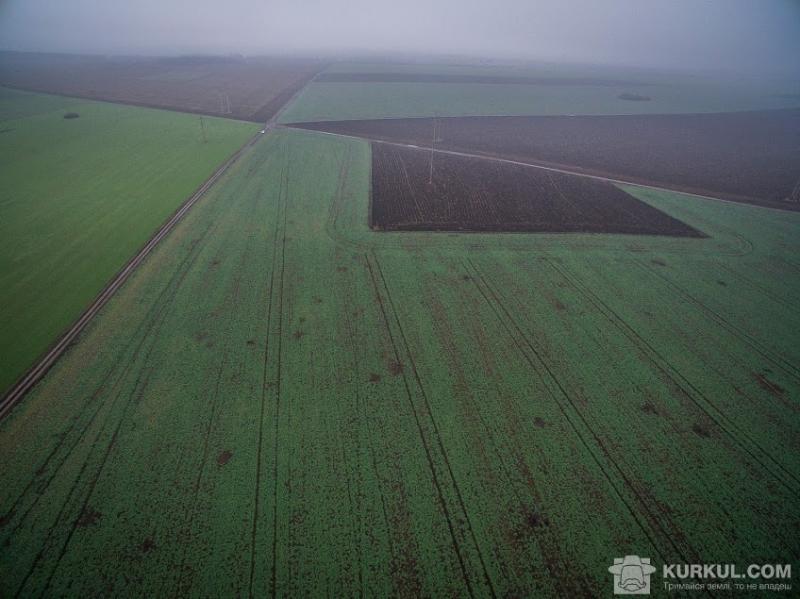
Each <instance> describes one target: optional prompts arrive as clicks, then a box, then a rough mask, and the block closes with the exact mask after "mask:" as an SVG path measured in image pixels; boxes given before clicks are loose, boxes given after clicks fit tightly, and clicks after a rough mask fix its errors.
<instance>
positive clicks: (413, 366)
mask: <svg viewBox="0 0 800 599" xmlns="http://www.w3.org/2000/svg"><path fill="white" fill-rule="evenodd" d="M373 261H374V263H375V270H376V271H377V272H378V276H379V278H380V280H381V283H382V285H383V290H384V293H385V295H386V298H387V300H388V304H389V308H390V310H391V312H392V315H393V316H394V321H395V324H396V326H397V330H398V332H399V333H400V340H401V341H402V344H403V347H404V349H405V354H406V355H407V356H408V360H409V362H410V364H411V369H412V372H413V373H414V380H415V382H416V384H417V387H418V389H419V391H420V395H421V396H422V399H423V402H424V405H425V409H426V411H427V413H428V419H429V420H430V423H431V426H432V427H433V436H434V437H435V439H436V444H437V446H438V448H439V452H440V453H441V455H442V459H443V460H444V463H445V467H446V469H447V473H448V476H449V478H450V482H451V484H452V486H453V489H454V491H455V494H456V498H457V500H458V504H459V509H460V510H461V512H462V515H463V518H464V521H465V522H466V523H467V530H468V532H469V535H470V538H471V541H472V544H473V545H474V549H475V552H476V554H477V555H478V560H479V562H480V564H481V568H482V570H483V578H484V583H485V584H486V586H487V588H488V590H489V592H490V594H491V596H492V597H496V592H495V589H494V585H493V583H492V580H491V577H490V576H489V572H488V570H487V568H486V563H485V561H484V558H483V553H482V552H481V549H480V545H479V544H478V541H477V538H476V536H475V532H474V529H473V527H472V522H471V520H470V517H469V513H468V512H467V509H466V505H465V503H464V499H463V496H462V494H461V490H460V489H459V487H458V483H457V482H456V478H455V475H454V474H453V469H452V467H451V465H450V460H449V458H448V457H447V452H446V450H445V447H444V443H443V441H442V437H441V434H440V433H439V427H438V426H437V424H436V420H435V418H434V417H433V409H432V407H431V404H430V400H429V399H428V396H427V394H426V393H425V389H424V387H423V386H422V379H421V378H420V376H419V372H418V370H417V366H416V363H415V362H414V358H413V356H412V353H411V347H410V346H409V344H408V340H407V339H406V336H405V333H404V332H403V328H402V325H401V324H400V317H399V315H398V313H397V309H396V308H395V306H394V302H393V300H392V296H391V294H390V293H389V287H388V285H387V283H386V278H385V277H384V275H383V270H382V269H381V266H380V263H379V262H378V257H377V255H375V254H374V253H373ZM369 270H370V276H371V277H372V278H373V285H374V286H375V291H376V294H378V295H379V296H380V291H379V290H378V284H377V279H376V277H375V276H374V272H373V269H372V267H371V266H370V268H369ZM380 304H381V310H382V311H383V313H384V316H385V315H386V312H385V306H384V304H383V302H382V301H381V302H380ZM386 324H387V328H388V326H389V322H388V321H387V322H386ZM390 335H391V332H390ZM392 345H393V347H394V349H395V358H396V359H397V360H398V362H399V363H402V361H401V356H400V355H399V354H398V352H397V345H396V343H395V340H394V339H392ZM403 380H404V382H405V384H406V391H407V393H408V398H409V402H410V403H411V407H412V409H413V411H414V418H415V419H416V421H417V427H418V429H419V432H420V437H421V439H422V441H423V444H424V445H425V449H426V453H427V455H428V462H429V465H430V468H431V472H432V474H433V477H434V480H435V481H436V486H437V491H438V492H439V497H440V501H441V502H442V508H443V509H444V510H445V514H446V519H447V521H448V526H451V527H452V520H451V518H450V516H449V513H448V511H447V506H446V505H445V503H444V494H443V492H442V490H441V486H440V483H439V482H438V478H437V475H436V471H435V469H434V464H433V458H432V455H431V452H430V448H429V446H428V441H427V440H426V438H425V435H424V433H423V428H422V425H421V422H420V420H419V415H418V413H417V410H416V407H415V406H414V405H413V401H412V393H411V389H410V386H409V385H408V380H407V378H406V376H405V373H403ZM453 533H454V530H453V529H452V528H451V534H453ZM453 540H454V543H455V536H453ZM459 559H460V560H462V567H463V558H461V556H460V554H459ZM465 576H466V570H465ZM465 580H466V582H467V583H468V585H469V579H468V578H467V579H465ZM469 590H470V592H471V593H472V588H471V585H470V586H469Z"/></svg>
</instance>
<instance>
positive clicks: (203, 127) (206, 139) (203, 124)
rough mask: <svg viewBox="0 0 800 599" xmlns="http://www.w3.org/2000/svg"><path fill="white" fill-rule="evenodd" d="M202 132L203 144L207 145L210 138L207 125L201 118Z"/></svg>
mask: <svg viewBox="0 0 800 599" xmlns="http://www.w3.org/2000/svg"><path fill="white" fill-rule="evenodd" d="M200 131H202V132H203V143H206V142H207V141H208V138H206V124H205V123H204V122H203V117H202V116H201V117H200Z"/></svg>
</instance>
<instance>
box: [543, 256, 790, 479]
mask: <svg viewBox="0 0 800 599" xmlns="http://www.w3.org/2000/svg"><path fill="white" fill-rule="evenodd" d="M545 263H546V264H548V265H549V266H550V267H551V268H552V269H553V270H554V271H555V272H557V273H559V274H560V275H561V276H562V277H563V278H564V280H565V281H567V282H568V283H569V284H570V285H571V286H572V287H573V289H575V290H576V291H577V292H578V293H580V294H581V295H583V296H584V297H585V298H586V299H587V301H589V303H590V304H592V305H593V306H594V307H595V308H596V309H597V310H598V311H599V312H600V313H601V314H603V315H604V316H605V317H606V318H607V319H608V320H609V321H610V322H611V323H612V324H613V325H614V326H615V327H616V328H617V329H618V330H619V331H620V333H622V334H623V335H624V336H625V337H626V338H627V339H628V340H629V341H631V343H633V344H634V345H635V346H636V347H637V348H639V350H640V351H642V352H643V353H644V354H645V355H646V356H647V357H648V359H649V361H650V362H651V364H652V365H653V366H655V367H656V368H657V369H658V371H659V372H661V374H662V375H663V376H666V377H667V378H668V379H669V380H671V381H672V382H673V384H675V386H676V387H677V388H678V389H680V391H681V393H682V394H683V395H684V396H685V397H687V398H688V399H689V400H690V401H691V402H692V403H693V404H694V405H695V406H696V407H697V409H698V410H700V411H701V412H702V413H704V414H705V415H706V416H707V417H708V418H709V419H710V420H711V421H712V422H714V424H715V425H716V426H718V427H719V429H720V430H721V431H724V432H725V434H727V435H728V437H729V438H730V439H731V440H732V441H733V443H734V445H736V446H738V447H740V448H741V449H742V451H744V452H745V453H746V454H747V455H749V456H750V457H751V458H752V459H753V460H754V461H755V463H757V464H759V466H761V467H762V468H763V469H764V471H765V472H769V473H770V475H772V476H773V477H774V478H775V480H776V481H778V482H779V483H780V484H781V485H782V486H784V487H785V488H787V489H788V490H789V491H791V492H793V493H796V492H798V488H800V480H798V478H797V477H796V476H795V475H794V474H792V473H791V472H790V471H788V470H786V468H784V466H782V465H781V464H780V463H779V462H778V461H777V460H775V458H774V457H772V455H771V454H770V453H769V452H767V451H766V450H765V449H763V448H762V447H761V446H760V445H759V444H758V443H756V442H755V441H754V440H753V439H752V438H751V437H750V436H749V435H748V434H747V433H746V432H745V431H743V430H742V429H741V428H740V427H738V426H737V425H736V424H735V423H734V422H732V421H731V420H730V419H729V418H728V417H727V416H726V415H725V414H724V413H723V412H722V411H721V410H720V409H719V408H717V407H716V405H715V404H714V402H712V401H711V400H709V399H708V398H707V397H706V396H705V394H703V392H702V391H700V390H699V389H698V388H697V387H696V386H695V385H694V384H693V383H692V382H691V381H689V380H688V379H687V378H686V377H685V376H684V375H683V374H681V372H680V370H678V369H677V368H676V367H675V366H673V365H672V364H671V363H670V361H669V360H667V359H666V358H665V357H664V356H662V355H661V353H660V352H659V351H658V350H657V349H656V348H655V347H653V345H652V344H651V343H650V342H649V341H647V340H646V339H645V338H644V337H642V336H641V335H640V334H639V333H638V332H637V331H636V330H635V329H634V328H633V327H632V326H631V325H629V324H628V323H627V322H626V321H625V320H624V319H623V318H622V317H621V316H620V315H619V314H617V312H616V311H614V310H613V309H612V308H611V307H610V306H609V305H608V304H606V303H605V302H604V301H603V300H602V299H600V297H599V296H597V294H595V293H594V292H593V291H592V290H590V289H588V288H587V287H585V286H584V285H582V284H581V283H579V282H578V281H577V280H576V278H575V277H574V276H572V275H571V274H568V273H567V271H566V268H565V267H563V266H558V265H556V264H555V262H554V261H552V260H546V261H545ZM709 407H710V408H711V409H709ZM743 439H744V440H743ZM748 445H749V446H750V447H748ZM753 448H754V449H755V450H756V451H757V452H758V453H760V454H761V455H762V456H763V458H766V461H768V462H771V464H772V466H771V467H770V466H769V465H768V464H767V463H765V460H764V459H763V458H759V457H758V456H757V455H756V452H754V451H753ZM775 470H777V471H778V472H780V473H782V474H778V472H775ZM786 477H788V478H789V479H790V480H792V481H794V483H795V484H796V485H798V487H797V488H793V487H792V485H790V484H789V483H787V482H786Z"/></svg>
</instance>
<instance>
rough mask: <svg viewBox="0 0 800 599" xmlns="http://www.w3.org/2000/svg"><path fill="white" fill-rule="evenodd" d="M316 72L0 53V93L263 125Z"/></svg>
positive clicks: (286, 65)
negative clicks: (17, 91)
mask: <svg viewBox="0 0 800 599" xmlns="http://www.w3.org/2000/svg"><path fill="white" fill-rule="evenodd" d="M321 66H322V65H321V64H320V63H319V62H317V61H313V60H301V59H288V58H268V57H249V58H246V59H245V58H241V57H202V56H195V57H193V56H188V57H171V58H145V57H135V58H134V57H128V58H126V57H108V58H106V57H102V56H74V55H58V54H28V53H16V52H0V85H7V86H13V87H18V88H22V89H28V90H33V91H40V92H47V93H58V94H65V95H68V96H75V97H80V98H89V99H93V100H105V101H112V102H122V103H126V104H138V105H143V106H152V107H157V108H169V109H173V110H179V111H182V112H197V113H202V114H210V115H219V116H226V117H229V118H234V119H242V120H251V121H256V122H266V121H267V120H268V119H269V118H270V117H272V116H273V115H274V114H275V113H276V112H277V111H278V109H280V108H281V106H283V104H285V103H286V101H287V100H289V98H291V96H292V95H294V94H295V93H296V92H297V91H298V90H299V89H300V88H301V87H302V86H303V85H304V84H305V83H306V82H307V81H308V80H309V79H310V78H311V77H312V76H313V75H314V74H315V73H316V72H317V71H318V70H319V69H320V68H321Z"/></svg>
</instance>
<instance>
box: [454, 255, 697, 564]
mask: <svg viewBox="0 0 800 599" xmlns="http://www.w3.org/2000/svg"><path fill="white" fill-rule="evenodd" d="M466 265H467V266H468V267H469V270H470V271H471V272H473V273H474V274H475V277H476V281H478V280H479V281H480V282H481V283H482V285H483V288H482V287H481V286H480V285H478V284H477V282H476V283H475V285H476V287H477V288H478V291H479V292H480V294H481V295H482V296H483V298H484V300H485V301H486V303H487V304H488V305H489V306H490V308H491V309H492V311H493V312H494V313H495V316H496V318H497V319H498V321H499V322H500V324H501V325H502V326H503V328H504V329H505V330H506V332H507V333H508V335H509V337H510V338H511V339H512V341H513V342H514V344H515V345H516V346H517V348H518V349H519V351H520V352H521V353H522V355H523V356H524V358H525V359H526V361H527V362H528V364H529V365H530V366H531V368H532V369H533V371H534V372H536V373H537V374H538V375H539V376H540V377H541V378H542V380H544V381H548V380H549V381H550V383H551V385H553V386H554V387H555V392H553V391H551V394H550V395H551V397H552V398H553V400H554V401H555V402H556V405H557V406H558V408H559V410H560V411H561V413H562V414H563V415H564V418H565V419H566V421H567V422H568V424H569V425H570V427H571V428H572V430H573V431H574V433H575V435H576V436H577V438H578V439H579V440H580V442H581V444H582V445H583V447H584V449H585V450H586V452H587V453H588V454H589V455H590V456H591V457H592V459H593V460H594V462H595V463H596V464H597V467H598V469H599V470H600V472H602V474H603V476H604V477H605V479H606V480H607V482H608V484H609V485H610V486H611V488H612V489H613V490H614V492H615V494H616V495H617V497H618V498H619V500H620V501H621V502H622V504H623V505H624V506H625V508H626V509H627V511H628V512H629V513H630V515H631V517H632V518H633V520H634V521H635V522H636V524H637V525H638V527H639V529H640V530H641V531H642V533H643V534H644V535H645V537H646V538H647V540H648V541H649V543H650V545H651V546H652V547H653V548H654V550H655V551H657V552H658V553H659V555H660V557H661V559H662V560H663V561H669V560H667V559H666V556H665V555H664V554H662V553H661V546H662V545H661V544H659V543H656V541H655V538H654V537H653V536H652V534H651V530H650V528H649V527H648V526H646V525H645V523H644V522H642V520H641V518H640V516H639V513H637V511H636V510H635V509H634V506H633V505H631V503H630V501H629V500H628V499H627V498H626V494H625V493H624V492H623V490H622V488H620V485H619V484H618V483H617V482H616V481H615V479H614V477H612V475H611V474H610V473H609V472H608V470H607V468H606V466H605V465H604V463H603V461H602V460H601V459H600V457H599V456H598V455H597V454H596V452H595V451H594V450H593V449H592V446H591V444H590V442H589V440H588V439H587V438H586V436H585V434H584V433H583V432H581V428H579V427H578V425H577V424H576V422H575V420H574V418H573V417H571V416H570V411H571V412H572V413H573V414H574V416H575V417H577V419H578V420H579V421H580V422H581V424H582V427H583V429H585V430H586V431H587V432H588V434H589V435H590V436H591V438H592V440H593V443H594V445H595V446H596V447H597V448H599V450H600V452H601V453H602V454H603V455H604V456H605V459H606V460H608V463H609V464H610V465H611V467H612V468H613V470H615V471H616V473H617V475H618V476H619V478H620V479H621V481H622V482H623V485H624V488H627V489H628V490H629V491H630V493H632V494H633V497H634V499H635V501H636V504H637V506H638V507H639V508H640V511H641V512H642V513H644V514H645V515H646V517H647V520H648V521H649V522H650V524H651V525H652V526H653V528H654V529H655V530H656V531H657V532H658V533H659V538H661V539H663V540H664V541H665V543H664V544H667V545H669V546H671V547H672V549H673V551H674V552H675V555H677V556H679V557H680V559H681V560H683V561H684V562H686V563H689V562H690V561H691V560H690V559H689V557H688V556H687V555H686V554H685V552H684V551H683V549H681V548H680V547H679V546H678V545H677V543H676V542H675V540H674V538H673V535H671V534H669V533H668V531H667V530H665V529H664V527H663V525H662V523H661V520H660V519H659V518H658V517H656V515H655V514H653V513H652V511H651V510H650V507H649V504H648V502H647V501H646V499H645V498H643V497H642V496H641V495H640V493H639V492H638V491H637V488H636V486H635V485H634V484H633V483H632V481H631V480H630V478H629V477H628V475H627V474H626V472H625V471H624V469H623V468H622V467H621V466H620V465H619V463H618V462H617V461H616V460H615V459H614V457H613V456H612V455H611V454H610V452H609V451H608V449H607V448H606V446H605V444H604V443H603V441H602V439H600V437H599V436H598V435H597V433H596V432H595V431H594V430H593V429H592V427H591V426H590V425H589V423H588V422H587V420H586V418H585V417H584V415H583V414H582V413H581V411H580V410H579V409H578V407H577V406H576V405H575V402H574V401H573V400H572V398H571V397H570V395H569V394H568V393H567V391H566V389H565V388H564V387H563V385H562V384H561V382H560V381H559V380H558V377H556V375H555V373H554V372H553V371H552V369H551V368H550V366H549V365H548V364H547V362H546V361H545V360H544V358H543V357H542V356H541V353H540V352H539V350H537V349H536V347H535V346H534V345H533V343H532V342H531V341H530V340H529V339H528V336H527V335H526V334H525V332H524V331H523V330H522V328H521V327H520V325H519V324H518V323H517V322H516V320H515V319H514V317H513V316H512V315H511V313H510V312H509V311H508V309H507V308H506V306H505V305H504V304H503V302H502V301H501V299H500V297H499V295H498V294H497V292H496V291H495V290H494V288H493V287H492V286H491V285H490V284H489V283H488V281H487V279H486V278H485V277H484V276H483V273H482V272H481V271H480V270H479V269H478V267H477V266H476V265H475V263H474V262H473V261H472V260H471V259H469V258H467V259H466ZM484 288H485V291H484ZM487 293H488V294H487ZM490 297H491V299H490ZM514 331H516V334H514ZM520 340H522V342H520ZM521 343H524V344H525V347H527V350H526V349H525V347H523V345H522V344H521ZM531 356H533V357H531ZM558 395H560V396H561V397H563V398H564V399H565V400H566V401H567V403H568V404H569V406H570V408H571V410H569V409H567V407H566V406H565V405H564V403H563V402H562V401H559V400H558V399H557V396H558ZM688 549H689V552H690V553H691V556H692V557H693V558H696V556H697V555H698V554H697V552H696V551H695V550H694V548H692V547H688ZM695 561H696V560H695Z"/></svg>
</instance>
